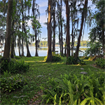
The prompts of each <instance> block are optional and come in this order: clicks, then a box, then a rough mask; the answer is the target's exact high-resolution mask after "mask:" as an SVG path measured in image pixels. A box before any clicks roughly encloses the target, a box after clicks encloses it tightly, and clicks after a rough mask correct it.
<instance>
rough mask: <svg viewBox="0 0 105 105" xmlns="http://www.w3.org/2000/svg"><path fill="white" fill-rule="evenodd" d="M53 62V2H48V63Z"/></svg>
mask: <svg viewBox="0 0 105 105" xmlns="http://www.w3.org/2000/svg"><path fill="white" fill-rule="evenodd" d="M48 61H50V62H51V61H52V51H51V0H49V1H48V54H47V62H48Z"/></svg>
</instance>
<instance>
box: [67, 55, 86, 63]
mask: <svg viewBox="0 0 105 105" xmlns="http://www.w3.org/2000/svg"><path fill="white" fill-rule="evenodd" d="M66 64H81V65H85V62H84V61H83V60H82V59H79V58H75V57H74V56H70V57H68V58H67V60H66Z"/></svg>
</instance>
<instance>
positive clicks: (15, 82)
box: [0, 73, 26, 92]
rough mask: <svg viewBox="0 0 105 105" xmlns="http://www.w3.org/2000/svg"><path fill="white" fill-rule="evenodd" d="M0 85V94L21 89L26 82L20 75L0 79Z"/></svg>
mask: <svg viewBox="0 0 105 105" xmlns="http://www.w3.org/2000/svg"><path fill="white" fill-rule="evenodd" d="M6 74H7V73H6ZM0 83H1V85H0V90H1V92H12V91H15V90H17V89H20V88H22V87H23V86H24V85H25V84H26V80H25V79H24V77H23V76H22V75H20V74H17V75H14V76H10V77H3V78H0Z"/></svg>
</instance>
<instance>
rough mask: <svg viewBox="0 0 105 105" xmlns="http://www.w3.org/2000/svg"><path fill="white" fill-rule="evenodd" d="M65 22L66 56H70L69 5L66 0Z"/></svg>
mask: <svg viewBox="0 0 105 105" xmlns="http://www.w3.org/2000/svg"><path fill="white" fill-rule="evenodd" d="M66 24H67V57H69V56H70V35H69V34H70V32H69V6H68V0H66Z"/></svg>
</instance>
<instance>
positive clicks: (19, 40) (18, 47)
mask: <svg viewBox="0 0 105 105" xmlns="http://www.w3.org/2000/svg"><path fill="white" fill-rule="evenodd" d="M18 51H19V56H21V53H20V37H18Z"/></svg>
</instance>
